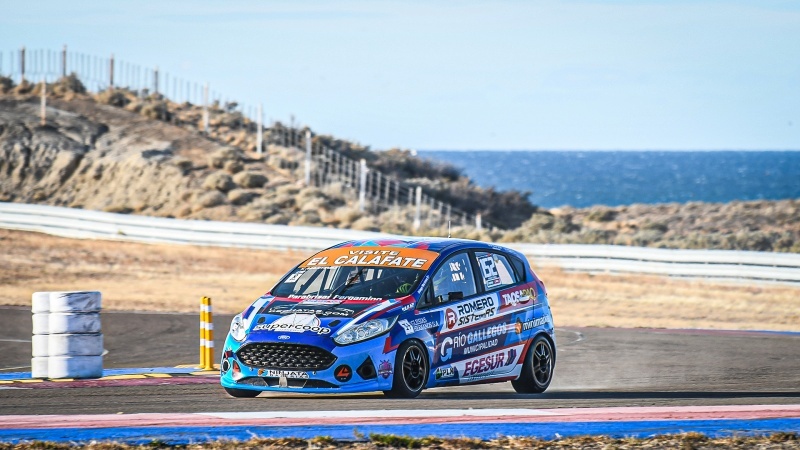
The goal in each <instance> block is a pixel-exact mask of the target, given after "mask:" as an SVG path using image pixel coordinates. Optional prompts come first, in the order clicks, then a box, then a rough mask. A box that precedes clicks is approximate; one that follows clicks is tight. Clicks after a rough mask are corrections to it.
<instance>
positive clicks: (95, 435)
mask: <svg viewBox="0 0 800 450" xmlns="http://www.w3.org/2000/svg"><path fill="white" fill-rule="evenodd" d="M355 430H357V431H358V433H360V434H362V435H364V436H369V435H370V434H371V433H378V434H395V435H404V436H412V437H426V436H438V437H465V436H466V437H471V438H479V439H492V438H496V437H498V436H528V437H538V438H540V439H553V438H557V437H559V436H560V437H570V436H582V435H607V436H612V437H626V436H630V437H638V438H645V437H650V436H654V435H662V434H674V433H682V432H690V431H693V432H698V433H703V434H705V435H706V436H709V437H726V436H731V435H743V434H745V435H765V434H772V433H776V432H781V431H782V432H800V418H789V419H757V420H732V419H719V420H678V421H667V420H649V421H625V422H542V423H453V424H429V425H416V424H415V425H325V426H318V425H313V426H230V427H226V426H220V427H141V428H55V429H0V442H8V443H13V444H16V443H19V442H22V441H32V440H38V441H53V442H88V441H92V440H114V441H117V442H124V443H128V444H145V443H148V442H151V441H154V440H158V441H162V442H165V443H169V444H189V443H193V442H194V443H196V442H207V441H214V440H220V439H226V440H239V441H246V440H249V439H252V438H254V437H262V438H283V437H296V438H303V439H310V438H313V437H317V436H330V437H332V438H334V439H339V440H353V439H356V438H357V436H356V435H355V434H354V431H355Z"/></svg>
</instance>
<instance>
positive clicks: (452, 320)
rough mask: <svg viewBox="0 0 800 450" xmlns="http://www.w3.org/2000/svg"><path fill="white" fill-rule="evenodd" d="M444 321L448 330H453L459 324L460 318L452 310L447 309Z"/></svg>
mask: <svg viewBox="0 0 800 450" xmlns="http://www.w3.org/2000/svg"><path fill="white" fill-rule="evenodd" d="M444 321H445V323H446V324H447V328H453V327H455V326H456V323H458V316H456V312H455V311H453V310H452V309H450V308H447V311H445V312H444Z"/></svg>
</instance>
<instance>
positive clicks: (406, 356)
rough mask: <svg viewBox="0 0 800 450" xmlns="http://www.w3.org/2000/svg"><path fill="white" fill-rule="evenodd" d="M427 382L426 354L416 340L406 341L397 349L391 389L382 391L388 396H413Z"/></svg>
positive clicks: (418, 392) (417, 393)
mask: <svg viewBox="0 0 800 450" xmlns="http://www.w3.org/2000/svg"><path fill="white" fill-rule="evenodd" d="M427 382H428V356H427V351H426V350H425V348H424V347H423V346H422V345H420V344H419V343H418V342H417V341H406V342H403V345H401V346H400V348H399V349H397V355H396V356H395V360H394V379H393V380H392V389H391V390H388V391H383V393H384V395H386V396H387V397H390V398H414V397H416V396H418V395H419V394H420V392H422V390H423V389H425V385H426V384H427Z"/></svg>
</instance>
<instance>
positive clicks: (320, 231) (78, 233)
mask: <svg viewBox="0 0 800 450" xmlns="http://www.w3.org/2000/svg"><path fill="white" fill-rule="evenodd" d="M0 227H2V228H10V229H18V230H28V231H39V232H43V233H49V234H54V235H59V236H65V237H75V238H95V239H113V240H123V241H139V242H154V243H159V242H160V243H172V244H192V245H208V246H220V247H246V248H261V249H278V250H289V249H296V250H308V251H314V250H320V249H323V248H327V247H329V246H331V245H334V244H336V243H339V242H342V241H346V240H350V239H380V238H388V237H392V235H389V234H383V233H373V232H368V231H354V230H343V229H338V228H321V227H294V226H285V225H266V224H256V223H242V222H215V221H200V220H182V219H167V218H159V217H148V216H135V215H125V214H112V213H105V212H99V211H90V210H85V209H71V208H62V207H55V206H46V205H28V204H22V203H0ZM508 246H509V247H512V248H514V249H516V250H519V251H520V252H522V253H523V254H525V255H526V256H527V257H528V258H529V259H530V260H531V261H532V262H533V263H534V265H537V266H546V265H550V266H558V267H561V268H562V269H564V270H567V271H581V272H604V273H617V272H619V273H641V274H657V275H667V276H676V277H697V278H711V279H724V280H738V281H761V282H767V281H771V282H778V283H788V284H797V285H800V255H798V254H788V253H771V252H750V251H727V250H672V249H653V248H642V247H624V246H615V245H555V244H552V245H551V244H508Z"/></svg>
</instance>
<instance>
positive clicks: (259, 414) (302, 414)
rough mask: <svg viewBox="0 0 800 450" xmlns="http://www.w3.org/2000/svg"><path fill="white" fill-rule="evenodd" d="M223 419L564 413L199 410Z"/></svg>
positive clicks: (517, 410)
mask: <svg viewBox="0 0 800 450" xmlns="http://www.w3.org/2000/svg"><path fill="white" fill-rule="evenodd" d="M198 414H201V415H204V416H211V417H217V418H220V419H328V418H330V419H337V418H343V417H347V418H353V417H382V418H387V417H463V416H469V417H502V416H553V415H562V414H556V413H553V412H552V411H542V410H539V409H425V410H417V409H397V410H365V411H253V412H228V413H226V412H219V413H198Z"/></svg>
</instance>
